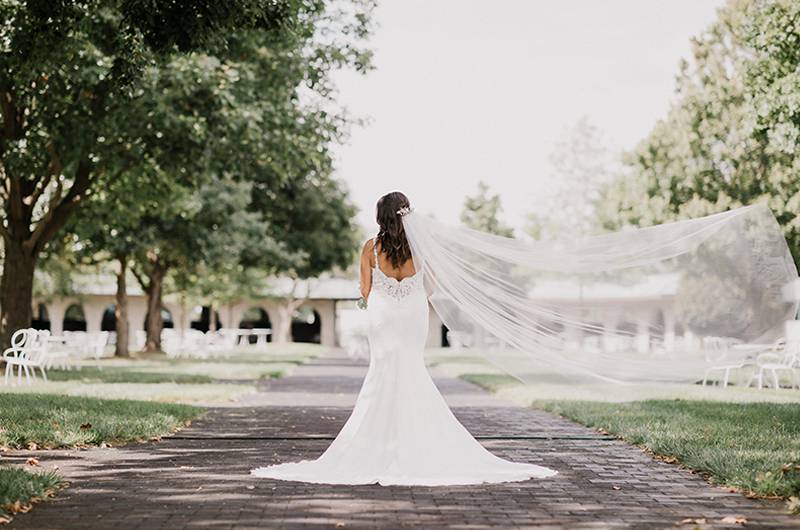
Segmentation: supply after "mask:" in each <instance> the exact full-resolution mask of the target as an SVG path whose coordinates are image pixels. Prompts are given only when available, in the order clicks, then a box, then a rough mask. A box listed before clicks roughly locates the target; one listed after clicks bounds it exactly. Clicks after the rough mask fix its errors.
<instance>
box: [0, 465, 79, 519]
mask: <svg viewBox="0 0 800 530" xmlns="http://www.w3.org/2000/svg"><path fill="white" fill-rule="evenodd" d="M63 485H64V481H63V479H62V478H61V476H60V475H59V474H58V473H56V472H54V471H36V472H30V471H27V470H24V469H21V468H19V467H12V466H0V524H2V523H7V522H8V521H10V520H11V517H12V516H13V514H15V513H18V512H21V511H25V510H27V509H28V508H30V505H31V504H33V503H35V502H38V501H41V500H44V499H47V498H48V497H50V496H52V495H53V494H55V492H56V491H58V489H60V488H61V487H62V486H63Z"/></svg>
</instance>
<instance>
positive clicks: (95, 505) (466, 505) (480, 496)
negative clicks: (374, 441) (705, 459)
mask: <svg viewBox="0 0 800 530" xmlns="http://www.w3.org/2000/svg"><path fill="white" fill-rule="evenodd" d="M364 370H365V367H364V366H363V365H360V364H357V363H353V362H351V361H348V360H346V359H337V358H335V357H326V358H322V359H318V360H316V361H315V362H313V363H312V364H310V365H307V366H303V367H300V368H298V369H297V370H296V372H295V374H294V375H292V376H290V377H287V378H285V379H282V380H276V381H273V382H270V383H269V384H268V385H266V386H265V387H264V388H263V389H262V390H263V392H259V393H258V394H256V395H254V396H252V397H250V398H248V399H247V400H245V401H244V402H242V403H239V404H238V406H231V407H225V408H215V409H212V410H211V411H210V413H209V414H208V416H207V418H205V419H203V420H201V421H197V422H196V423H195V424H194V425H193V426H192V427H191V428H189V429H186V430H184V431H182V432H181V433H179V434H178V435H176V436H173V437H170V438H167V439H165V440H163V441H161V442H158V443H150V444H135V445H131V446H127V447H123V448H120V449H93V450H88V451H51V452H41V451H40V452H38V453H37V456H38V457H39V459H40V460H41V462H42V464H43V465H52V464H54V463H59V465H60V466H61V469H62V471H63V472H64V474H65V475H66V476H67V477H68V479H69V480H70V481H71V482H72V484H71V486H70V488H68V489H66V490H64V491H63V492H62V493H61V494H60V495H59V496H58V497H56V498H55V499H53V500H52V501H50V502H48V503H45V504H41V505H38V506H37V507H36V508H35V509H34V510H33V511H32V512H31V513H28V514H22V515H19V516H18V517H17V518H16V519H15V520H14V522H13V523H12V524H11V525H10V526H11V527H12V528H19V529H34V528H35V529H61V528H63V529H78V528H80V529H84V528H102V529H105V528H109V529H118V530H122V529H126V530H127V529H147V530H151V529H152V530H158V529H168V530H181V529H196V528H213V529H232V528H236V529H247V528H287V529H289V528H292V529H293V528H320V529H321V528H377V527H385V528H405V527H418V528H443V527H447V528H487V527H492V528H532V527H535V528H568V529H581V528H694V527H695V526H697V527H699V528H703V529H705V528H734V527H737V525H736V524H735V523H730V524H726V523H723V522H722V518H724V517H726V516H732V515H738V516H744V517H746V518H747V521H748V522H747V526H746V527H747V528H781V529H785V528H795V527H797V528H800V518H798V517H791V516H788V515H785V514H784V513H782V507H781V505H780V504H779V503H768V502H765V501H753V500H748V499H745V498H744V497H742V496H741V495H739V494H736V493H731V492H728V491H727V490H725V489H721V488H716V487H711V486H709V485H708V484H706V482H705V481H703V480H702V479H701V478H699V477H697V476H695V475H692V474H691V473H689V472H687V471H685V470H683V469H680V468H679V467H677V466H674V465H669V464H665V463H663V462H659V461H655V460H653V459H651V458H650V457H649V456H647V455H646V454H645V453H643V452H642V451H639V450H637V449H635V448H631V447H630V446H628V445H626V444H624V443H622V442H619V441H616V440H613V439H610V438H607V437H604V436H601V435H598V434H597V433H595V432H594V431H591V430H589V429H586V428H584V427H581V426H578V425H576V424H574V423H572V422H570V421H567V420H564V419H561V418H558V417H554V416H552V415H549V414H546V413H544V412H540V411H536V410H529V409H525V408H521V407H515V406H513V405H511V404H508V403H505V402H502V401H500V400H498V399H497V398H494V397H492V396H490V395H489V394H487V393H485V392H483V391H482V390H480V389H478V388H477V387H475V386H472V385H470V384H468V383H465V382H463V381H460V380H455V379H450V378H437V385H438V386H439V388H440V389H441V390H442V391H443V393H444V394H445V396H446V398H447V399H448V401H449V402H450V404H451V406H452V407H453V408H454V412H455V413H456V415H457V416H458V417H459V419H460V420H461V421H462V422H463V423H464V424H465V425H466V427H467V428H468V429H469V430H470V431H471V432H472V433H473V434H474V435H476V436H478V437H479V439H481V441H482V443H484V444H485V445H486V447H488V448H489V449H491V450H492V451H494V452H496V453H497V454H498V455H501V456H504V457H508V458H511V459H514V460H519V461H527V462H533V463H537V464H542V465H546V466H550V467H554V468H556V469H558V470H559V471H560V474H559V475H558V476H557V477H555V478H552V479H547V480H530V481H526V482H520V483H510V484H503V485H483V486H458V487H440V488H430V487H398V486H393V487H381V486H355V487H354V486H330V485H309V484H302V483H296V482H280V481H273V480H266V479H257V478H253V477H251V476H249V474H248V472H249V470H250V468H252V467H256V466H259V465H265V464H270V463H275V462H283V461H287V460H298V459H302V458H312V457H314V456H316V455H319V454H320V453H321V452H322V451H323V450H324V449H325V447H326V446H327V444H328V443H329V440H330V439H331V438H332V437H333V436H335V434H336V433H337V432H338V430H339V428H340V427H341V425H342V424H343V423H344V421H345V420H346V418H347V416H348V414H349V411H350V407H351V405H352V402H353V400H354V396H355V393H356V392H357V391H358V388H359V386H360V383H361V379H362V377H363V375H364ZM25 456H26V453H24V452H19V453H17V454H16V457H18V458H20V459H22V458H24V457H25ZM686 518H692V519H702V518H704V519H705V520H706V523H705V524H701V525H695V524H685V525H680V524H678V526H676V523H680V522H681V521H682V520H684V519H686Z"/></svg>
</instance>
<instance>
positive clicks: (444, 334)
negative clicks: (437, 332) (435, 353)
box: [441, 324, 450, 348]
mask: <svg viewBox="0 0 800 530" xmlns="http://www.w3.org/2000/svg"><path fill="white" fill-rule="evenodd" d="M449 332H450V330H449V329H447V326H445V325H444V324H442V329H441V333H442V347H444V348H449V347H450V340H449V339H448V338H447V334H448V333H449Z"/></svg>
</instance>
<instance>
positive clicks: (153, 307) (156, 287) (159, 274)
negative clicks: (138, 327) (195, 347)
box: [144, 262, 166, 352]
mask: <svg viewBox="0 0 800 530" xmlns="http://www.w3.org/2000/svg"><path fill="white" fill-rule="evenodd" d="M165 275H166V270H165V269H164V267H163V266H162V265H161V264H159V263H158V262H156V263H151V267H150V270H149V274H148V275H147V276H148V284H147V340H146V341H145V344H144V351H146V352H160V351H161V331H162V330H163V329H164V319H163V318H161V308H162V307H163V303H162V299H161V298H162V294H163V290H164V289H163V287H164V276H165Z"/></svg>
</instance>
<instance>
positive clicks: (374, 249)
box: [372, 237, 378, 267]
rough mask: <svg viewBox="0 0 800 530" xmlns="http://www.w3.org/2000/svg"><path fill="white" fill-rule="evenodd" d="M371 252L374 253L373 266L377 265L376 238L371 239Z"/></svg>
mask: <svg viewBox="0 0 800 530" xmlns="http://www.w3.org/2000/svg"><path fill="white" fill-rule="evenodd" d="M372 253H373V254H374V255H375V266H376V267H377V266H378V238H377V237H376V238H374V239H373V240H372Z"/></svg>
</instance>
